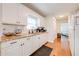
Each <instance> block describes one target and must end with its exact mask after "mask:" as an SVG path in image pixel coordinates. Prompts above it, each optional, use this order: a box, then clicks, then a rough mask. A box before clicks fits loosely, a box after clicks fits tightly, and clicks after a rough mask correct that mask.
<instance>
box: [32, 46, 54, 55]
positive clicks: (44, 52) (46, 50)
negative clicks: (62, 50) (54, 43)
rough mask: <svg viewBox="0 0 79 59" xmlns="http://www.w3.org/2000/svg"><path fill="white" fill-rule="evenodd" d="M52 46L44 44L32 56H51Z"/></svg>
mask: <svg viewBox="0 0 79 59" xmlns="http://www.w3.org/2000/svg"><path fill="white" fill-rule="evenodd" d="M52 50H53V49H52V48H49V47H46V46H42V47H41V48H39V49H38V50H37V51H36V52H34V53H33V54H32V55H31V56H50V54H51V52H52Z"/></svg>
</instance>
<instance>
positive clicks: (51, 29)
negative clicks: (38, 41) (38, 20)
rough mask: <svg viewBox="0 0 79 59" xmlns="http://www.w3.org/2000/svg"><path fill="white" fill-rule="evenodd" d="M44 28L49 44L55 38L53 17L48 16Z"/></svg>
mask: <svg viewBox="0 0 79 59" xmlns="http://www.w3.org/2000/svg"><path fill="white" fill-rule="evenodd" d="M45 21H46V28H47V31H48V39H49V41H50V42H53V40H54V39H55V38H56V34H57V32H56V19H55V18H54V17H53V16H49V17H46V18H45Z"/></svg>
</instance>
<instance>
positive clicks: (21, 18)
mask: <svg viewBox="0 0 79 59" xmlns="http://www.w3.org/2000/svg"><path fill="white" fill-rule="evenodd" d="M17 9H18V22H20V24H22V25H26V20H27V19H26V13H27V10H26V7H25V6H24V5H22V4H18V7H17Z"/></svg>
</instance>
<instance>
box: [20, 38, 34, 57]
mask: <svg viewBox="0 0 79 59" xmlns="http://www.w3.org/2000/svg"><path fill="white" fill-rule="evenodd" d="M21 42H22V45H21V46H22V47H21V48H22V55H23V56H29V55H31V54H32V53H33V51H32V47H33V46H32V45H33V44H32V40H31V37H27V38H22V40H21Z"/></svg>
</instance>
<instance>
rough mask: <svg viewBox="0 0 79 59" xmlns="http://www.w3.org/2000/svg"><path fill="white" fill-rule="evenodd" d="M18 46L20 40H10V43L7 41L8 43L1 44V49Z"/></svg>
mask: <svg viewBox="0 0 79 59" xmlns="http://www.w3.org/2000/svg"><path fill="white" fill-rule="evenodd" d="M19 44H20V40H12V41H8V42H2V43H1V48H6V47H10V46H19Z"/></svg>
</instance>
